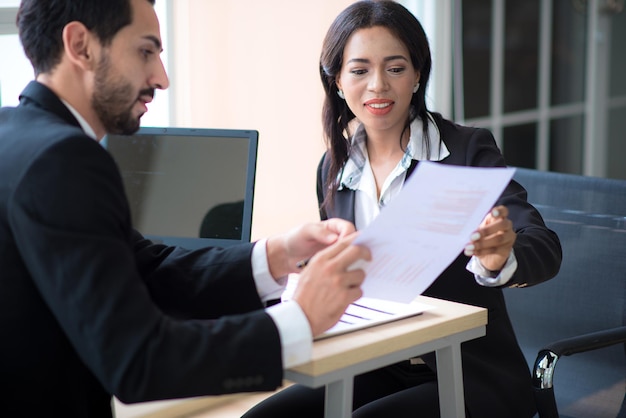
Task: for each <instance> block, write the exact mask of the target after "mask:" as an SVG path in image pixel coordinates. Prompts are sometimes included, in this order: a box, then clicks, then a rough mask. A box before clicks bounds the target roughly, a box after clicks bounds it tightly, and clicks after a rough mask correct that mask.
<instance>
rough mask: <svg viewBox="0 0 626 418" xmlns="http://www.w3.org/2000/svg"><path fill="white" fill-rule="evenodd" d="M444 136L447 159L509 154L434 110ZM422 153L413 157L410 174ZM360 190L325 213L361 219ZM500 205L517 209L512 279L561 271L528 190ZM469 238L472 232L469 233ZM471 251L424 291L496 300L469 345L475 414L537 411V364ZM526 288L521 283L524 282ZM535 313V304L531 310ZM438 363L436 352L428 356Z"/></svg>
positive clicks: (342, 195) (487, 163)
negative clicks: (482, 330)
mask: <svg viewBox="0 0 626 418" xmlns="http://www.w3.org/2000/svg"><path fill="white" fill-rule="evenodd" d="M433 116H434V120H435V123H436V124H437V127H438V128H439V132H440V136H441V140H442V141H443V142H444V143H445V145H446V147H447V148H448V150H449V151H450V155H449V156H448V157H447V158H445V159H443V160H442V161H441V163H442V164H451V165H459V166H477V167H502V166H504V165H505V162H504V158H503V157H502V154H501V153H500V151H499V149H498V148H497V146H496V143H495V141H494V139H493V136H492V135H491V133H490V132H489V131H487V130H485V129H475V128H469V127H463V126H459V125H456V124H453V123H452V122H450V121H447V120H445V119H443V118H442V117H441V116H440V115H437V114H434V115H433ZM417 164H418V161H415V160H414V161H413V162H412V164H411V167H410V168H409V175H410V173H411V172H412V170H413V169H414V168H415V167H416V165H417ZM327 167H328V166H327V164H325V158H322V161H320V164H319V167H318V174H317V193H318V201H319V203H320V205H321V202H323V200H324V197H325V196H326V188H325V187H324V179H325V178H326V176H327ZM354 199H355V193H354V191H352V190H350V189H348V188H343V189H342V190H340V191H339V192H337V194H336V195H335V202H334V206H333V207H331V208H328V209H326V210H321V216H322V218H326V217H340V218H344V219H347V220H350V221H352V222H354ZM497 205H505V206H506V207H507V208H508V209H509V218H510V219H511V220H512V222H513V228H514V230H515V231H516V232H517V239H516V241H515V245H514V247H513V249H514V252H515V256H516V258H517V263H518V267H517V270H516V272H515V274H514V276H513V277H512V279H511V281H510V282H509V283H507V286H529V285H534V284H537V283H540V282H542V281H545V280H548V279H550V278H552V277H554V276H555V275H556V273H557V272H558V269H559V267H560V265H561V258H562V254H561V245H560V242H559V239H558V237H557V235H556V234H555V233H554V232H553V231H551V230H549V229H548V228H547V227H546V226H545V223H544V221H543V219H542V217H541V215H540V214H539V213H538V212H537V210H536V209H535V208H534V207H533V206H532V205H530V204H529V203H528V202H527V200H526V190H524V188H523V187H522V186H520V185H519V184H518V183H516V182H514V181H512V182H511V183H510V185H509V186H508V187H507V188H506V190H505V191H504V193H503V194H502V196H501V197H500V199H499V200H498V202H497ZM468 238H469V237H468ZM468 261H469V258H468V257H466V256H465V255H463V254H460V255H459V256H458V258H457V259H456V260H455V261H454V262H452V264H451V265H450V266H449V267H448V268H447V269H446V270H445V271H444V272H443V273H442V274H441V275H440V276H439V277H438V278H437V279H436V280H435V282H434V283H433V284H432V285H431V286H430V288H428V289H427V290H426V291H425V292H424V295H426V296H432V297H437V298H441V299H447V300H451V301H455V302H461V303H467V304H471V305H476V306H481V307H484V308H488V310H489V313H488V324H487V333H486V336H485V337H482V338H479V339H476V340H473V341H470V342H466V343H464V344H463V345H462V362H463V379H464V389H465V403H466V405H467V408H468V411H469V412H470V414H471V416H472V417H507V418H513V417H531V416H533V414H534V413H535V402H534V398H533V393H532V386H531V380H530V371H529V369H528V365H527V364H526V361H525V359H524V356H523V354H522V352H521V350H520V348H519V346H518V344H517V340H516V338H515V334H514V332H513V328H512V326H511V322H510V320H509V316H508V313H507V310H506V305H505V302H504V297H503V295H502V291H501V289H500V288H491V287H484V286H481V285H479V284H477V283H476V281H475V279H474V276H473V274H472V273H470V272H468V271H467V269H466V268H465V267H466V265H467V262H468ZM520 291H521V290H520ZM529 315H532V312H529ZM423 358H424V360H425V361H426V363H427V364H429V366H431V367H432V368H433V369H435V359H434V356H432V355H429V356H424V357H423Z"/></svg>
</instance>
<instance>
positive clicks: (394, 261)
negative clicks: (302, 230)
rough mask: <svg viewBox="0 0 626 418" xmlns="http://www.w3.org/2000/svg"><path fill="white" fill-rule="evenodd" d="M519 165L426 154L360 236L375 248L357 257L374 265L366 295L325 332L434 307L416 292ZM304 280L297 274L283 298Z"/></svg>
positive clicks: (450, 257) (461, 243) (465, 238)
mask: <svg viewBox="0 0 626 418" xmlns="http://www.w3.org/2000/svg"><path fill="white" fill-rule="evenodd" d="M514 171H515V169H513V168H480V167H465V166H450V165H443V164H438V163H432V162H427V161H424V162H420V163H419V164H418V166H417V167H416V168H415V171H414V172H413V174H412V175H411V176H410V177H409V178H408V179H407V180H406V182H405V184H404V186H403V188H402V190H401V192H400V194H398V196H396V197H395V199H394V200H393V201H392V202H391V203H390V204H389V205H388V206H386V207H385V208H383V209H382V210H381V212H380V214H379V215H378V217H377V218H376V219H375V220H374V221H373V222H372V223H371V224H370V225H369V226H368V227H367V228H365V229H363V230H361V231H360V234H359V236H358V237H357V239H356V240H355V243H357V244H363V245H366V246H367V247H368V248H369V249H370V250H371V253H372V260H371V261H369V262H359V263H356V264H357V265H358V266H359V268H363V269H364V270H365V272H366V277H365V282H364V283H363V285H362V286H361V288H362V289H363V297H362V298H361V299H359V300H357V301H356V302H354V303H353V304H351V305H350V306H349V307H348V309H347V310H346V312H345V313H344V314H343V316H342V317H341V319H340V320H339V322H338V323H337V324H336V325H335V326H334V327H332V328H331V329H329V330H328V331H326V332H325V333H324V334H322V335H321V336H319V337H317V339H320V338H325V337H329V336H333V335H338V334H343V333H346V332H350V331H355V330H358V329H362V328H366V327H371V326H374V325H378V324H382V323H385V322H390V321H395V320H398V319H402V318H406V317H409V316H414V315H419V314H421V313H423V312H424V311H426V310H428V309H430V308H431V307H430V306H429V305H425V304H422V303H418V302H416V301H415V298H417V296H419V295H421V294H422V293H423V292H424V291H425V290H426V289H427V288H428V287H429V286H430V285H431V284H432V282H433V281H435V279H436V278H437V277H439V275H440V274H441V273H442V272H443V271H444V270H445V269H446V268H447V267H448V266H449V265H450V263H452V262H453V261H454V260H455V259H456V258H457V257H458V255H459V254H460V253H461V252H462V251H463V249H464V248H465V245H467V244H468V243H469V241H470V235H471V234H472V233H473V232H474V231H475V230H476V229H477V228H478V227H479V225H480V223H481V222H482V220H483V218H484V217H485V215H486V214H487V213H488V212H489V211H490V210H491V209H492V207H493V205H494V203H495V202H496V201H497V200H498V197H500V195H501V194H502V192H503V191H504V189H505V188H506V186H507V185H508V183H509V181H510V180H511V178H512V176H513V173H514ZM355 267H356V265H355ZM296 283H297V275H292V276H291V277H290V278H289V282H288V285H287V290H286V291H285V293H284V294H283V300H287V299H289V298H290V297H291V295H292V294H293V290H294V289H295V286H296Z"/></svg>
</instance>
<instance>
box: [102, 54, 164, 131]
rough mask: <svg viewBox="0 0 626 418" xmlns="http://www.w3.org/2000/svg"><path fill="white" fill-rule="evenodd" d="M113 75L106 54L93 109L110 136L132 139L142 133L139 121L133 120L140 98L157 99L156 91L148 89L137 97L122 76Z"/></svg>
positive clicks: (103, 58) (137, 119)
mask: <svg viewBox="0 0 626 418" xmlns="http://www.w3.org/2000/svg"><path fill="white" fill-rule="evenodd" d="M110 73H111V61H110V59H109V56H108V54H107V53H106V52H105V53H103V54H102V58H101V60H100V62H99V63H98V67H97V68H96V72H95V77H94V94H93V97H92V98H91V105H92V107H93V109H94V110H95V112H96V114H97V115H98V118H99V119H100V122H101V123H102V125H103V127H104V129H105V131H106V132H107V133H110V134H122V135H131V134H133V133H135V132H137V130H138V129H139V119H140V117H141V116H139V117H133V107H134V106H135V103H136V102H137V100H139V97H141V96H142V95H143V96H150V97H153V96H154V89H151V88H150V89H145V90H142V91H140V92H139V94H138V95H137V96H135V97H133V96H134V95H133V87H132V86H131V84H130V83H128V82H127V81H126V80H124V79H123V78H122V77H121V76H119V77H116V76H113V75H111V74H110Z"/></svg>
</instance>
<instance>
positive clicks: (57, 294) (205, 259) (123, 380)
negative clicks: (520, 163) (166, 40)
mask: <svg viewBox="0 0 626 418" xmlns="http://www.w3.org/2000/svg"><path fill="white" fill-rule="evenodd" d="M153 3H154V1H153V0H152V1H150V0H113V1H106V2H103V1H101V0H82V1H74V0H23V1H22V4H21V5H20V9H19V12H18V19H17V20H18V26H19V31H20V39H21V41H22V44H23V46H24V50H25V52H26V55H27V56H28V58H29V59H30V61H31V63H32V64H33V67H34V69H35V75H36V81H33V82H31V83H30V84H29V85H28V86H27V87H26V89H25V90H24V91H23V93H22V95H21V96H20V104H19V106H18V107H16V108H4V109H1V110H0V400H1V402H0V404H1V405H2V406H1V408H2V414H6V415H7V416H11V417H14V416H38V417H39V416H63V417H74V416H75V417H100V416H109V417H110V416H111V407H110V403H111V396H112V395H115V396H117V397H118V398H120V399H121V400H122V401H124V402H139V401H147V400H154V399H166V398H175V397H188V396H197V395H210V394H222V393H229V392H241V391H260V390H273V389H275V388H276V387H278V386H279V385H280V384H281V382H282V370H283V368H285V367H290V366H293V365H295V364H297V363H299V362H302V361H307V360H308V359H309V358H310V352H311V344H312V343H311V340H312V336H315V335H318V334H320V333H321V332H323V331H325V330H326V329H328V328H330V327H331V326H332V325H334V324H335V323H336V322H337V320H338V319H339V317H340V316H341V314H342V313H343V311H344V310H345V308H346V307H347V305H348V304H349V303H350V302H352V301H354V300H356V299H357V298H358V297H360V296H361V290H360V284H361V283H362V281H363V279H364V273H363V271H362V270H351V271H347V270H348V269H349V266H350V265H352V264H353V263H354V262H355V261H356V260H358V259H361V258H364V259H368V258H369V257H370V255H369V252H368V250H367V249H365V248H362V247H359V246H354V245H351V240H352V237H353V234H352V232H353V231H354V228H353V226H352V225H351V224H349V223H346V222H343V221H340V220H336V219H335V220H329V221H327V222H322V223H312V224H307V225H304V226H301V227H299V228H296V229H294V230H292V231H290V232H288V233H286V234H283V235H279V236H276V237H272V238H269V239H267V240H262V241H259V242H257V243H252V244H249V245H242V246H239V247H234V248H229V249H226V250H221V249H205V250H199V251H194V252H190V251H186V250H183V249H180V248H172V247H165V246H162V245H155V244H153V243H151V242H149V241H147V240H145V239H144V238H143V237H142V236H141V235H139V233H137V232H136V231H134V230H133V229H132V226H131V221H130V211H129V208H128V203H127V201H126V198H125V195H124V189H123V185H122V180H121V176H120V174H119V172H118V170H117V168H116V166H115V164H114V162H113V160H112V158H111V157H110V155H109V154H108V153H107V152H106V150H105V149H104V148H103V147H101V146H100V145H99V144H98V142H97V141H98V140H100V139H101V138H102V137H103V136H104V135H105V134H106V133H126V134H130V133H133V132H135V131H136V130H137V129H138V127H139V120H140V117H141V115H142V114H143V113H144V112H146V111H147V108H146V104H147V103H149V102H150V101H151V100H152V98H153V95H154V90H155V89H165V88H167V87H168V78H167V75H166V74H165V71H164V68H163V65H162V62H161V59H160V57H159V54H160V52H161V40H160V33H159V24H158V20H157V17H156V14H155V13H154V10H153V7H152V6H153ZM309 258H310V262H309V264H308V266H307V267H306V268H304V269H303V270H302V271H301V273H302V275H301V277H300V280H299V285H298V288H297V289H296V291H295V294H294V296H293V301H292V302H288V303H284V304H280V305H276V306H273V307H270V308H267V309H265V310H263V309H262V308H263V301H265V300H268V299H272V298H275V297H276V296H277V295H280V293H281V291H282V290H283V289H284V282H285V279H284V278H285V277H286V275H287V274H288V273H291V272H294V271H296V270H297V265H298V262H299V261H302V260H308V259H309Z"/></svg>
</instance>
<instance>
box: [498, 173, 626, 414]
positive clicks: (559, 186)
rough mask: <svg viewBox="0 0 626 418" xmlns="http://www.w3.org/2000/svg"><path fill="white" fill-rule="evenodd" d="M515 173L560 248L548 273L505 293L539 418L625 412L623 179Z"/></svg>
mask: <svg viewBox="0 0 626 418" xmlns="http://www.w3.org/2000/svg"><path fill="white" fill-rule="evenodd" d="M514 178H515V179H516V180H517V181H518V182H519V183H521V184H522V185H523V186H524V187H525V188H526V189H527V191H528V200H529V201H530V202H531V203H532V204H533V205H534V206H535V207H537V209H539V211H540V212H541V214H542V215H543V217H544V220H545V221H546V224H547V225H548V227H550V228H551V229H553V230H554V231H555V232H556V233H557V234H558V235H559V237H560V239H561V245H562V246H563V263H562V266H561V270H560V271H559V274H558V275H557V276H556V277H555V278H553V279H552V280H550V281H548V282H546V283H542V284H540V285H537V286H533V287H528V288H521V289H505V291H504V294H505V298H506V302H507V307H508V310H509V315H510V317H511V321H512V323H513V327H514V329H515V332H516V335H517V338H518V340H519V343H520V346H521V347H522V350H523V352H524V355H525V356H526V359H527V361H528V363H529V365H531V368H532V377H533V385H534V386H535V394H536V399H537V404H538V409H539V417H541V418H547V417H550V418H551V417H559V416H560V417H568V418H586V417H589V418H605V417H606V418H609V417H610V418H615V417H626V406H625V393H626V346H625V344H624V342H626V309H625V301H626V181H620V180H611V179H601V178H594V177H585V176H576V175H570V174H560V173H550V172H541V171H537V170H530V169H521V168H520V169H517V171H516V173H515V176H514ZM557 362H558V368H557V367H556V366H557ZM559 414H560V415H559Z"/></svg>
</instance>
